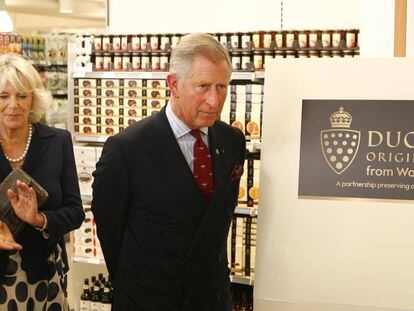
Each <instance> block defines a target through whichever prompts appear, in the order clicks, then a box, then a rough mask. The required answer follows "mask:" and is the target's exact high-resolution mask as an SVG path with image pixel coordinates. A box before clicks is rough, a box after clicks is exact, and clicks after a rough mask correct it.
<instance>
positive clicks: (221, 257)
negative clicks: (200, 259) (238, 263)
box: [217, 253, 223, 262]
mask: <svg viewBox="0 0 414 311" xmlns="http://www.w3.org/2000/svg"><path fill="white" fill-rule="evenodd" d="M222 260H223V256H222V255H221V253H219V254H218V255H217V261H218V262H221V261H222Z"/></svg>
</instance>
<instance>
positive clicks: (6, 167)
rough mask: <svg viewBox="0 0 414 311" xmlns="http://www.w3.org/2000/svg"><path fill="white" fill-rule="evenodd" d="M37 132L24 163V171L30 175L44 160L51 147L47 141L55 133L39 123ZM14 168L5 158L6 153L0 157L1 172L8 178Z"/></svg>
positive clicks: (36, 128) (35, 125)
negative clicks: (43, 157)
mask: <svg viewBox="0 0 414 311" xmlns="http://www.w3.org/2000/svg"><path fill="white" fill-rule="evenodd" d="M34 128H35V131H34V133H33V137H32V141H31V142H30V146H29V150H28V151H27V155H26V159H25V161H24V163H23V166H22V169H23V170H25V171H26V172H27V173H28V174H29V175H30V174H31V172H32V171H33V170H34V168H35V167H36V164H37V163H39V161H40V160H41V159H42V156H43V155H44V153H45V152H46V150H47V148H48V147H49V140H48V139H46V138H48V137H50V136H53V135H54V134H53V132H52V131H50V130H49V129H48V128H47V127H44V126H42V125H40V124H38V123H35V124H34ZM11 170H12V168H11V166H10V164H9V162H8V161H7V159H6V157H5V156H4V152H3V151H2V152H1V155H0V172H1V174H2V175H3V176H4V177H6V176H7V175H8V174H9V173H10V172H11Z"/></svg>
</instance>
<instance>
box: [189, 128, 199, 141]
mask: <svg viewBox="0 0 414 311" xmlns="http://www.w3.org/2000/svg"><path fill="white" fill-rule="evenodd" d="M190 134H191V135H192V136H193V137H194V138H195V139H196V140H200V139H201V132H200V130H191V131H190Z"/></svg>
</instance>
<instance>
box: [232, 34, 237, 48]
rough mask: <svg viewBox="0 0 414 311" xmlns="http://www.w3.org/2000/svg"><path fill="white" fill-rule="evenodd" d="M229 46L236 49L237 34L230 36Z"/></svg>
mask: <svg viewBox="0 0 414 311" xmlns="http://www.w3.org/2000/svg"><path fill="white" fill-rule="evenodd" d="M231 46H232V47H233V48H234V49H237V48H238V47H239V36H237V35H234V36H231Z"/></svg>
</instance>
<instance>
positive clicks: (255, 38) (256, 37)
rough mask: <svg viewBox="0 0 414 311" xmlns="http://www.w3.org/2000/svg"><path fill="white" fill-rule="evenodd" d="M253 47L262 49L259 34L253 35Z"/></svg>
mask: <svg viewBox="0 0 414 311" xmlns="http://www.w3.org/2000/svg"><path fill="white" fill-rule="evenodd" d="M253 46H254V47H255V48H259V47H260V35H259V34H258V33H255V34H254V35H253Z"/></svg>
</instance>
